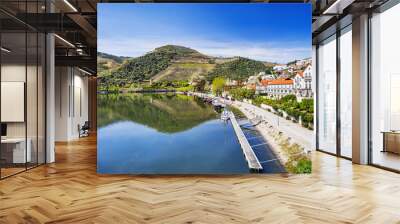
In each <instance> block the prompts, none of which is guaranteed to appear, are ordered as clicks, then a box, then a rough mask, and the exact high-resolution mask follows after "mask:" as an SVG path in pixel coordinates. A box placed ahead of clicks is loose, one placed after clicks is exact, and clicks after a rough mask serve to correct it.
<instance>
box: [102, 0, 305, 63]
mask: <svg viewBox="0 0 400 224" xmlns="http://www.w3.org/2000/svg"><path fill="white" fill-rule="evenodd" d="M167 44H175V45H182V46H185V47H190V48H193V49H195V50H198V51H200V52H201V53H204V54H208V55H212V56H222V57H231V56H243V57H248V58H252V59H256V60H264V61H271V62H281V63H285V62H288V61H291V60H294V59H302V58H307V57H310V56H311V5H310V4H277V3H274V4H264V3H251V4H245V3H243V4H242V3H240V4H238V3H236V4H127V3H102V4H98V50H99V51H101V52H106V53H110V54H114V55H119V56H130V57H137V56H141V55H143V54H145V53H147V52H149V51H151V50H153V49H154V48H156V47H160V46H163V45H167Z"/></svg>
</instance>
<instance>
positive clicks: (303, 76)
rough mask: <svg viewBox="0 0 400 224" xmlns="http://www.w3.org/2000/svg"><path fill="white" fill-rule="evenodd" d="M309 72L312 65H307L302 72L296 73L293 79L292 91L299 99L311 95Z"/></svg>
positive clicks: (310, 96)
mask: <svg viewBox="0 0 400 224" xmlns="http://www.w3.org/2000/svg"><path fill="white" fill-rule="evenodd" d="M311 72H312V67H311V65H308V66H307V67H306V68H305V69H304V71H303V72H299V73H297V74H296V76H295V77H294V79H293V81H294V84H293V88H294V93H295V94H296V97H297V99H298V100H299V101H300V100H301V99H304V98H312V96H313V92H312V78H311Z"/></svg>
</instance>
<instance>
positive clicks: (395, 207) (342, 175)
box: [0, 137, 400, 224]
mask: <svg viewBox="0 0 400 224" xmlns="http://www.w3.org/2000/svg"><path fill="white" fill-rule="evenodd" d="M56 155H57V162H56V163H55V164H51V165H46V166H42V167H39V168H36V169H34V170H30V171H28V172H26V173H22V174H20V175H17V176H14V177H11V178H8V179H5V180H3V181H0V223H213V224H219V223H373V224H376V223H383V224H386V223H400V175H398V174H395V173H391V172H387V171H384V170H380V169H377V168H373V167H369V166H358V165H352V164H351V163H350V162H349V161H347V160H343V159H337V158H335V157H333V156H329V155H326V154H323V153H319V152H315V153H314V154H313V162H314V164H313V165H314V172H313V174H312V175H297V176H289V177H283V176H280V175H265V176H258V175H255V176H251V175H248V176H185V177H182V176H127V175H120V176H107V175H97V174H96V139H95V138H94V137H90V138H86V139H84V140H81V141H77V142H72V143H69V144H58V145H57V154H56Z"/></svg>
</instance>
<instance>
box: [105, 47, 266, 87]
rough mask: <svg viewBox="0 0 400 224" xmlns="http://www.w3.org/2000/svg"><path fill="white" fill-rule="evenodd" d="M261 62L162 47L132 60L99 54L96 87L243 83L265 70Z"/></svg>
mask: <svg viewBox="0 0 400 224" xmlns="http://www.w3.org/2000/svg"><path fill="white" fill-rule="evenodd" d="M99 58H100V59H99ZM265 63H266V62H260V61H255V60H251V59H247V58H242V57H234V58H215V57H210V56H207V55H204V54H201V53H199V52H198V51H196V50H193V49H191V48H187V47H183V46H176V45H166V46H162V47H159V48H156V49H154V50H153V51H151V52H149V53H147V54H145V55H143V56H140V57H136V58H124V57H118V56H113V55H109V54H105V53H100V54H99V56H98V66H101V67H100V68H98V80H99V82H98V83H99V86H100V87H110V86H119V87H127V86H128V87H129V86H131V85H132V84H135V83H142V82H146V81H149V80H152V81H153V82H161V81H183V80H184V81H189V80H192V79H193V78H194V77H198V76H204V77H206V78H207V79H208V80H212V79H213V78H214V77H217V76H223V77H226V78H230V79H241V80H244V79H247V78H248V77H249V76H251V75H254V74H257V73H259V72H261V71H265V70H266V66H265Z"/></svg>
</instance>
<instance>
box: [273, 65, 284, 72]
mask: <svg viewBox="0 0 400 224" xmlns="http://www.w3.org/2000/svg"><path fill="white" fill-rule="evenodd" d="M273 69H274V71H276V72H280V71H283V70H285V69H287V65H275V66H274V67H273Z"/></svg>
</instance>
